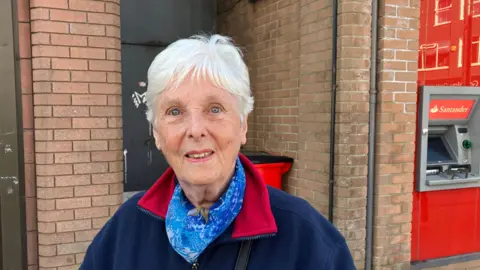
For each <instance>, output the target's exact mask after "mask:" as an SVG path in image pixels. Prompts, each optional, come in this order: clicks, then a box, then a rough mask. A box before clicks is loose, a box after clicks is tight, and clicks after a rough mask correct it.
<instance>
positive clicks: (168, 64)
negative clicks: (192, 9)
mask: <svg viewBox="0 0 480 270" xmlns="http://www.w3.org/2000/svg"><path fill="white" fill-rule="evenodd" d="M190 72H192V75H193V76H194V77H197V78H198V76H203V77H205V76H207V77H208V79H210V80H211V81H212V83H213V84H214V85H216V86H217V87H220V88H222V89H225V90H227V91H228V92H230V93H231V94H232V95H233V96H235V97H236V98H238V101H239V103H238V104H239V110H240V114H241V115H240V118H241V119H242V121H243V119H244V117H246V116H247V115H248V114H249V113H250V112H251V111H252V110H253V97H252V92H251V90H250V78H249V75H248V69H247V66H246V65H245V62H244V61H243V54H242V51H241V50H240V49H239V48H238V47H236V46H235V45H234V44H233V42H232V39H231V38H230V37H226V36H221V35H212V36H206V35H194V36H192V37H190V38H186V39H180V40H178V41H175V42H174V43H172V44H170V45H169V46H168V47H167V48H166V49H165V50H163V51H162V52H160V53H159V54H158V55H157V56H156V57H155V59H154V60H153V62H152V64H151V65H150V67H149V68H148V85H147V92H146V95H145V99H146V104H147V113H146V114H147V120H148V121H149V122H150V123H153V124H154V123H155V109H156V102H157V99H158V95H159V94H160V93H161V92H162V91H164V90H165V89H166V88H167V87H177V86H178V85H179V84H180V83H181V82H182V81H183V80H184V79H185V77H186V76H187V75H188V74H190Z"/></svg>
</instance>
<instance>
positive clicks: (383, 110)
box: [374, 0, 420, 269]
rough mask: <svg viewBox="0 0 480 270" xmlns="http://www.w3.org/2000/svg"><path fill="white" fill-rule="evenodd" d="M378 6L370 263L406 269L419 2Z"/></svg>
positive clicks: (390, 0)
mask: <svg viewBox="0 0 480 270" xmlns="http://www.w3.org/2000/svg"><path fill="white" fill-rule="evenodd" d="M380 4H381V8H380V18H379V24H380V25H379V27H380V29H379V48H378V49H379V53H378V55H379V66H378V72H379V74H378V75H379V76H378V78H379V81H378V90H379V100H378V102H379V103H378V107H377V108H378V116H377V117H378V122H379V124H378V129H377V137H378V139H377V144H376V163H377V167H376V181H377V183H376V187H375V194H376V196H375V201H376V206H375V207H376V216H375V233H374V234H375V239H374V244H375V253H374V263H375V265H376V267H378V268H389V269H391V268H397V269H398V268H402V267H405V268H407V267H409V265H410V263H409V262H410V241H411V228H412V227H411V220H412V192H413V182H414V175H413V170H414V152H415V127H416V104H415V103H416V100H417V50H418V27H419V25H418V23H419V20H418V18H419V14H420V10H419V4H420V1H417V0H412V1H407V0H400V1H397V0H383V1H381V2H380ZM402 269H403V268H402Z"/></svg>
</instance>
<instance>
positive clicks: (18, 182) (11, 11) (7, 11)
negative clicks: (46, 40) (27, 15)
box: [0, 0, 27, 269]
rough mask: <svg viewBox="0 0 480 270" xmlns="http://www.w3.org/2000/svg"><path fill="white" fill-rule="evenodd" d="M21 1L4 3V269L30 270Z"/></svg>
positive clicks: (0, 221)
mask: <svg viewBox="0 0 480 270" xmlns="http://www.w3.org/2000/svg"><path fill="white" fill-rule="evenodd" d="M16 5H17V1H13V0H12V1H11V0H6V1H0V81H1V82H2V88H1V93H2V99H1V101H0V269H26V268H27V263H26V239H25V235H26V224H25V176H24V175H25V174H24V165H23V164H24V160H23V123H22V113H21V112H22V105H21V104H22V99H21V94H22V93H21V92H22V91H21V89H20V79H19V71H20V70H19V66H20V64H19V60H20V57H19V51H18V27H17V26H18V21H17V18H16V14H17V9H16Z"/></svg>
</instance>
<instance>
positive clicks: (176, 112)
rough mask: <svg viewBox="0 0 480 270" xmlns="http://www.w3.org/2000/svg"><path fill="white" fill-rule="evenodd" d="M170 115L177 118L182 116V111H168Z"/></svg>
mask: <svg viewBox="0 0 480 270" xmlns="http://www.w3.org/2000/svg"><path fill="white" fill-rule="evenodd" d="M168 114H169V115H173V116H177V115H180V110H179V109H171V110H169V111H168Z"/></svg>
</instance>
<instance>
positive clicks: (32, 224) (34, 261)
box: [17, 0, 38, 269]
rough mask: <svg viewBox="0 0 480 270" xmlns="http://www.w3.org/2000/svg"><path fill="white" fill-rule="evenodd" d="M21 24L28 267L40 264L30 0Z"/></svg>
mask: <svg viewBox="0 0 480 270" xmlns="http://www.w3.org/2000/svg"><path fill="white" fill-rule="evenodd" d="M17 10H18V14H17V19H18V23H19V27H18V32H19V33H18V37H19V49H20V50H19V51H20V77H21V88H22V110H23V113H22V114H23V141H24V159H25V197H26V198H25V206H26V210H25V211H26V222H27V224H26V228H27V260H28V266H29V268H28V269H37V267H38V244H37V237H38V235H37V202H36V181H35V149H34V126H33V91H32V47H31V40H30V8H29V1H28V0H18V1H17Z"/></svg>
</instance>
